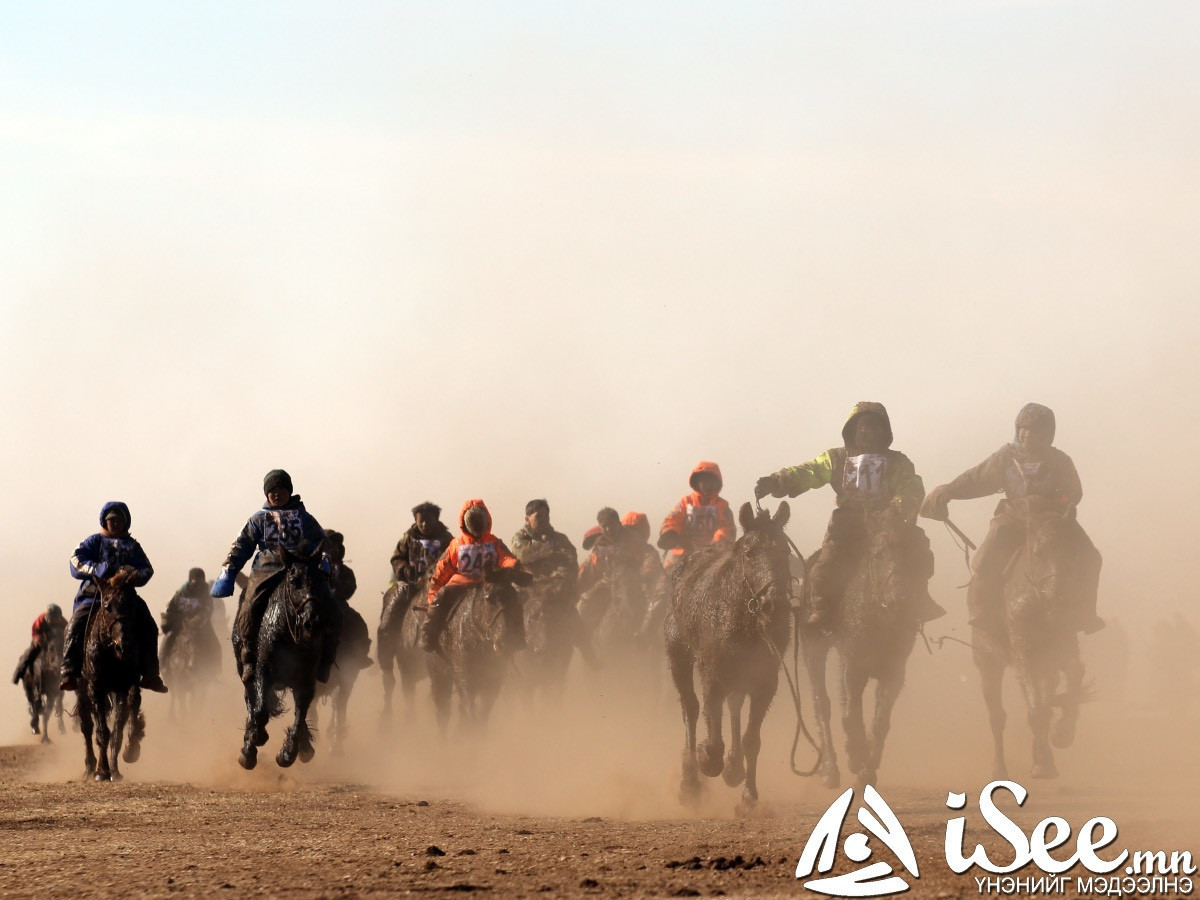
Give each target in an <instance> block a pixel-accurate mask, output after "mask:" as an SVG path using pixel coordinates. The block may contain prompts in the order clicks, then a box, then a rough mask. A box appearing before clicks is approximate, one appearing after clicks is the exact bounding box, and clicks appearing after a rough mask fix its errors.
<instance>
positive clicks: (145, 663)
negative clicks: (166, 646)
mask: <svg viewBox="0 0 1200 900" xmlns="http://www.w3.org/2000/svg"><path fill="white" fill-rule="evenodd" d="M138 620H139V622H140V628H139V629H138V630H139V632H140V634H139V638H140V639H141V642H142V682H141V687H142V690H144V691H154V692H155V693H158V694H165V693H166V692H167V686H166V685H165V684H163V680H162V675H161V674H160V673H159V668H158V625H157V624H155V622H154V616H152V615H150V609H149V608H148V607H147V606H146V604H145V602H142V604H141V610H140V611H139V613H138Z"/></svg>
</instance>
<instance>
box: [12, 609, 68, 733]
mask: <svg viewBox="0 0 1200 900" xmlns="http://www.w3.org/2000/svg"><path fill="white" fill-rule="evenodd" d="M62 654H63V633H62V632H61V631H59V630H58V629H52V630H51V632H50V636H49V638H48V640H47V642H46V644H45V645H44V646H43V647H42V650H41V652H40V653H39V654H38V655H37V658H36V659H35V660H34V661H33V662H32V663H30V664H29V665H28V666H26V667H25V672H24V674H23V675H22V676H21V684H22V687H24V689H25V700H26V702H27V703H28V704H29V729H30V731H32V732H33V733H34V734H40V735H41V736H42V743H43V744H49V743H50V714H51V712H53V713H54V716H55V718H56V719H58V733H59V734H62V733H63V732H64V731H65V730H66V729H65V728H64V727H63V713H62V692H61V691H60V690H59V689H58V683H59V681H61V680H62V673H61V672H60V669H61V668H62Z"/></svg>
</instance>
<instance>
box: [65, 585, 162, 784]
mask: <svg viewBox="0 0 1200 900" xmlns="http://www.w3.org/2000/svg"><path fill="white" fill-rule="evenodd" d="M133 573H134V569H133V568H132V567H131V566H122V567H121V568H120V569H118V570H117V572H116V574H115V575H113V576H112V577H111V578H109V579H107V580H105V581H101V582H99V586H100V596H99V597H98V598H97V599H96V600H95V602H94V603H93V604H92V607H91V611H90V615H89V618H88V623H87V631H86V633H85V637H84V648H83V674H82V676H81V677H80V679H79V685H78V687H77V689H76V699H77V703H76V707H75V709H76V715H78V717H79V724H80V728H81V729H82V731H83V740H84V747H85V749H86V756H85V758H84V778H85V779H87V778H89V777H91V776H92V775H94V776H95V778H96V780H97V781H120V780H121V777H122V776H121V771H120V768H119V766H118V763H117V757H118V754H120V757H121V759H123V760H124V761H125V762H127V763H135V762H137V760H138V758H139V757H140V756H141V743H142V738H144V737H145V735H146V718H145V716H144V715H143V714H142V691H141V687H140V683H141V677H142V675H141V673H142V661H141V654H140V652H139V648H138V647H137V645H136V635H137V631H138V629H137V621H136V609H137V608H136V601H137V594H136V593H135V592H134V589H133V586H132V585H130V584H129V579H130V578H131V577H132V576H133ZM110 716H111V722H110ZM126 727H128V729H129V744H128V746H126V747H125V752H124V753H123V754H122V753H121V743H122V739H123V736H124V732H125V729H126ZM93 734H94V736H95V745H96V747H95V751H93V749H92V743H93Z"/></svg>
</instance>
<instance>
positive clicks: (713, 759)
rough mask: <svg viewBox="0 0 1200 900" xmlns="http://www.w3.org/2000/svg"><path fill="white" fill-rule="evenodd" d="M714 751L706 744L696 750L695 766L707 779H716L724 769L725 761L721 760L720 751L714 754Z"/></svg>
mask: <svg viewBox="0 0 1200 900" xmlns="http://www.w3.org/2000/svg"><path fill="white" fill-rule="evenodd" d="M714 749H715V748H710V747H709V745H708V744H701V745H700V746H699V747H697V748H696V765H698V766H699V767H700V773H701V774H702V775H707V776H708V777H709V778H716V777H717V776H718V775H720V774H721V770H722V769H724V768H725V760H724V759H722V758H721V751H720V750H717V751H716V752H715V753H714V752H713V750H714Z"/></svg>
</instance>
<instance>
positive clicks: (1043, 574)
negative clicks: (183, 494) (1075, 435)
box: [971, 496, 1093, 779]
mask: <svg viewBox="0 0 1200 900" xmlns="http://www.w3.org/2000/svg"><path fill="white" fill-rule="evenodd" d="M1010 503H1011V504H1012V506H1013V508H1014V510H1015V511H1016V512H1017V514H1018V515H1019V516H1020V517H1021V518H1023V519H1024V520H1025V522H1026V536H1025V543H1024V545H1023V546H1022V547H1021V549H1020V550H1019V551H1018V552H1017V554H1016V556H1015V557H1014V558H1013V560H1012V562H1011V563H1010V565H1009V566H1008V569H1007V570H1006V572H1005V575H1004V628H1003V633H1001V634H996V633H993V632H991V631H988V630H985V629H982V628H978V627H975V628H973V629H972V633H971V645H972V648H973V649H972V655H973V656H974V659H975V666H976V668H978V669H979V674H980V677H981V680H982V684H983V697H984V702H985V703H986V704H987V709H988V718H989V721H990V723H991V728H992V741H993V750H994V759H993V767H992V772H993V778H994V779H1006V778H1008V765H1007V763H1006V762H1005V757H1004V725H1005V719H1006V716H1005V712H1004V706H1003V702H1002V700H1001V684H1002V682H1003V679H1004V671H1005V669H1007V668H1008V667H1009V666H1011V667H1012V668H1013V671H1014V672H1015V673H1016V676H1017V682H1018V684H1019V685H1020V687H1021V693H1022V695H1023V697H1024V699H1025V707H1026V712H1027V715H1028V719H1029V726H1030V728H1031V729H1032V731H1033V769H1032V775H1033V777H1034V778H1055V777H1057V776H1058V769H1057V767H1056V766H1055V764H1054V752H1053V750H1052V749H1051V745H1053V746H1054V747H1057V748H1059V749H1065V748H1067V747H1069V746H1071V744H1072V743H1073V741H1074V739H1075V725H1076V722H1077V720H1078V718H1079V707H1080V704H1081V703H1083V702H1085V701H1087V700H1089V699H1091V696H1092V693H1093V691H1092V687H1091V686H1090V685H1087V684H1085V683H1084V667H1083V661H1082V659H1081V658H1080V655H1079V637H1078V634H1077V633H1076V631H1075V628H1074V627H1072V626H1071V625H1069V624H1067V623H1066V622H1064V621H1063V619H1062V616H1061V614H1060V613H1061V612H1065V611H1066V608H1067V605H1068V603H1069V601H1068V600H1067V599H1064V598H1065V597H1066V596H1069V592H1070V590H1071V581H1072V576H1073V575H1074V574H1075V573H1074V571H1073V566H1072V562H1073V556H1074V549H1073V543H1074V535H1073V533H1072V532H1073V531H1074V530H1075V529H1076V528H1077V527H1078V526H1077V524H1076V522H1075V519H1074V507H1070V508H1068V509H1067V510H1065V511H1064V510H1063V509H1062V507H1061V506H1059V505H1057V504H1053V503H1051V502H1049V501H1047V500H1045V499H1044V498H1041V497H1037V496H1029V497H1023V498H1020V499H1019V500H1013V501H1010ZM1056 712H1057V715H1055V713H1056Z"/></svg>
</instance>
